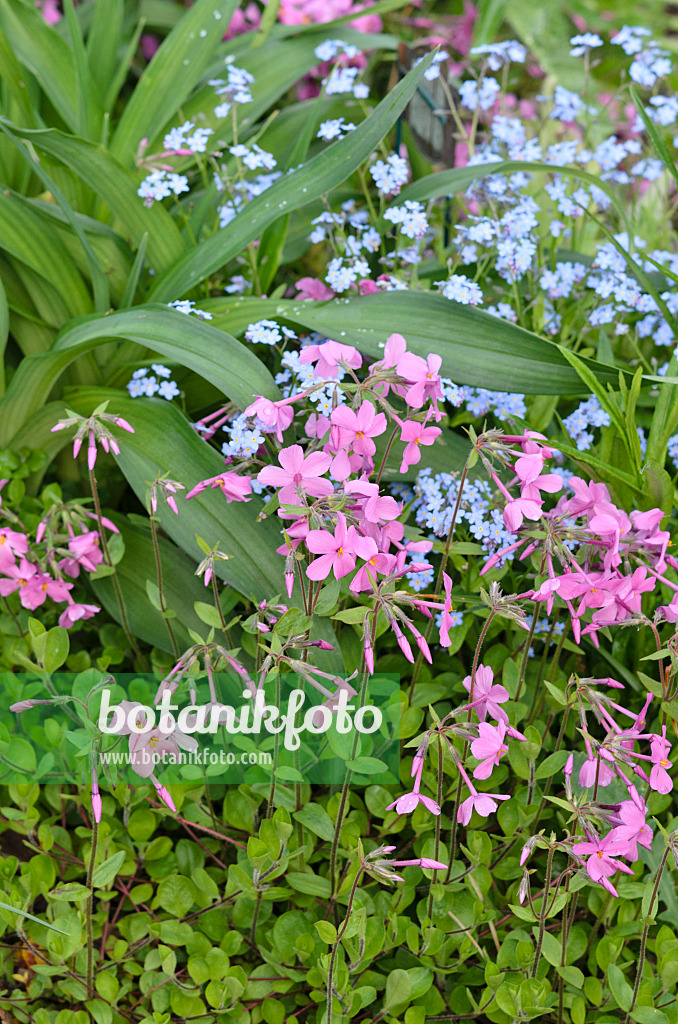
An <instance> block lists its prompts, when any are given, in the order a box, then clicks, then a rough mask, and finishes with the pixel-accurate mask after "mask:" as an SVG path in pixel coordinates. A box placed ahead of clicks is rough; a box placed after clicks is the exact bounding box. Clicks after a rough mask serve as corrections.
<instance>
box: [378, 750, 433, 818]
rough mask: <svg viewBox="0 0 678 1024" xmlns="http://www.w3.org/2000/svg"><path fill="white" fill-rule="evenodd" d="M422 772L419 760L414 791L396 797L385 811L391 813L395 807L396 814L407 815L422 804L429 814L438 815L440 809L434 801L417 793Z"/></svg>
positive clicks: (421, 764) (420, 760)
mask: <svg viewBox="0 0 678 1024" xmlns="http://www.w3.org/2000/svg"><path fill="white" fill-rule="evenodd" d="M423 770H424V762H423V759H419V761H418V764H417V768H416V779H415V783H414V789H413V790H412V792H411V793H403V795H402V796H400V797H398V799H397V800H394V801H393V803H392V804H389V805H388V807H387V808H386V810H387V811H391V810H393V808H394V807H395V811H396V814H409V813H410V811H413V810H414V809H415V807H417V806H418V805H419V804H423V805H424V807H425V808H426V810H427V811H430V812H431V814H436V815H437V814H440V807H439V806H438V804H437V803H436V802H435V800H431V798H430V797H429V796H423V795H422V794H421V793H420V792H419V789H420V787H421V775H422V772H423Z"/></svg>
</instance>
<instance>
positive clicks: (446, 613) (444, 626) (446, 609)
mask: <svg viewBox="0 0 678 1024" xmlns="http://www.w3.org/2000/svg"><path fill="white" fill-rule="evenodd" d="M443 586H444V587H445V603H444V604H443V610H442V613H441V616H440V635H439V640H440V644H441V646H442V647H449V646H450V643H451V641H450V630H451V628H452V625H453V621H454V620H453V619H452V616H451V615H450V612H451V611H452V580H451V579H450V577H449V576H448V575H447V573H446V572H444V573H443ZM464 685H465V684H464Z"/></svg>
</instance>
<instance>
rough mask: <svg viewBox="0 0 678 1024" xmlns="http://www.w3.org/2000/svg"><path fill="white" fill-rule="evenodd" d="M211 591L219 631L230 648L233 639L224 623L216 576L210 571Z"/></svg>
mask: <svg viewBox="0 0 678 1024" xmlns="http://www.w3.org/2000/svg"><path fill="white" fill-rule="evenodd" d="M212 593H213V594H214V606H215V608H216V609H217V612H218V614H219V621H220V622H221V631H222V633H223V634H224V636H225V637H226V643H227V644H228V647H229V650H230V649H232V647H233V641H232V640H231V634H230V633H229V631H228V626H227V625H226V619H225V618H224V613H223V611H222V610H221V601H220V600H219V591H218V589H217V577H216V575H215V574H214V573H212Z"/></svg>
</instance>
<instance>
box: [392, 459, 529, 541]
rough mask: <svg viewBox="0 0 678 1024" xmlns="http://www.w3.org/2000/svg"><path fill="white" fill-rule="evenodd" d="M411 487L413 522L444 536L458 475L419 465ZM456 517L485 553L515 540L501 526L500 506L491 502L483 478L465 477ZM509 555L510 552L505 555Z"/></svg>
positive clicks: (449, 523) (451, 510)
mask: <svg viewBox="0 0 678 1024" xmlns="http://www.w3.org/2000/svg"><path fill="white" fill-rule="evenodd" d="M414 491H415V498H414V502H413V505H412V508H413V511H414V514H415V521H416V522H417V524H418V525H419V526H421V527H422V528H423V529H426V530H429V531H430V532H431V533H433V534H434V535H435V536H436V537H446V536H447V534H448V533H449V530H450V526H451V524H452V516H453V514H454V508H455V505H456V502H457V496H458V494H459V479H458V475H456V474H455V475H453V474H451V473H433V471H432V470H431V469H423V470H422V471H421V473H419V475H418V476H417V479H416V482H415V486H414ZM457 521H458V522H459V523H460V524H461V523H465V524H466V526H467V529H468V532H469V533H470V534H471V536H472V537H473V538H474V539H475V540H477V541H479V543H480V544H481V545H482V547H483V548H484V549H485V550H486V551H487V552H488V554H491V553H492V552H494V551H498V550H499V549H500V548H503V547H506V546H508V545H509V544H512V543H513V541H514V540H515V537H514V535H513V534H511V533H509V531H508V530H507V529H506V527H505V526H504V520H503V517H502V513H501V511H500V509H498V508H495V507H494V505H493V491H492V486H491V484H490V483H489V482H488V481H487V480H483V479H480V480H467V481H466V483H465V485H464V490H463V492H462V497H461V504H460V507H459V512H458V516H457ZM512 557H513V553H512V552H510V553H509V555H507V558H512Z"/></svg>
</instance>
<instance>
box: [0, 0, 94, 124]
mask: <svg viewBox="0 0 678 1024" xmlns="http://www.w3.org/2000/svg"><path fill="white" fill-rule="evenodd" d="M0 25H2V28H3V29H4V31H5V32H6V34H7V37H8V39H9V41H10V42H11V44H12V47H13V49H14V51H15V53H16V55H17V57H18V58H19V60H20V61H21V63H22V64H24V65H25V66H26V67H27V68H28V69H29V70H30V71H31V73H32V74H33V75H35V77H36V78H37V80H38V82H39V83H40V85H41V86H42V88H43V89H44V91H45V93H46V95H47V96H48V98H49V101H50V103H52V104H53V106H54V107H55V109H56V110H57V111H58V112H59V114H60V115H61V117H62V118H63V119H64V121H65V123H66V124H67V125H68V127H69V128H70V129H71V130H72V131H75V132H77V131H79V130H80V127H81V126H80V119H81V111H80V105H79V103H78V81H77V70H76V63H75V61H74V56H73V51H72V50H71V48H70V47H69V46H68V43H67V42H66V41H65V39H63V38H62V37H61V36H60V35H59V34H58V33H57V32H56V31H55V30H54V29H53V28H51V27H50V26H49V25H48V24H47V22H46V21H45V19H44V18H43V17H42V14H41V12H40V11H38V10H37V9H36V8H34V7H32V6H31V5H29V4H19V3H16V2H14V3H12V2H10V0H0ZM85 109H86V110H87V112H88V121H89V124H90V126H91V127H94V126H95V125H97V126H98V125H100V124H101V116H102V110H101V106H100V103H99V102H97V101H96V99H95V97H94V96H93V95H92V96H91V97H90V102H89V104H88V106H86V107H85Z"/></svg>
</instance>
